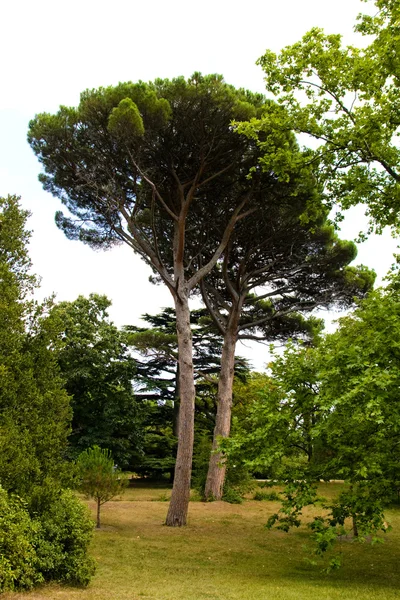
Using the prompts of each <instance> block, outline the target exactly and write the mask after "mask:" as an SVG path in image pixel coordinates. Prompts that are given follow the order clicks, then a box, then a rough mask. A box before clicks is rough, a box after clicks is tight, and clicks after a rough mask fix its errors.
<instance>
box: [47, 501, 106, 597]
mask: <svg viewBox="0 0 400 600" xmlns="http://www.w3.org/2000/svg"><path fill="white" fill-rule="evenodd" d="M40 524H41V535H40V540H39V543H38V548H37V554H38V558H39V560H40V569H41V572H42V574H43V576H44V578H45V580H46V581H50V580H54V581H58V582H62V583H68V584H70V585H78V586H86V585H88V583H89V581H90V579H91V577H92V575H93V574H94V571H95V564H94V560H93V559H92V558H90V557H89V556H88V555H87V551H88V548H89V544H90V541H91V539H92V536H93V521H92V518H91V515H90V513H89V511H88V509H87V508H86V506H84V505H83V504H82V502H80V500H79V499H78V498H76V497H75V496H74V494H73V493H72V492H71V491H70V490H65V491H62V492H61V493H60V495H59V498H58V500H56V501H55V502H53V503H52V504H51V506H50V507H49V508H48V510H46V512H45V513H43V514H42V515H40Z"/></svg>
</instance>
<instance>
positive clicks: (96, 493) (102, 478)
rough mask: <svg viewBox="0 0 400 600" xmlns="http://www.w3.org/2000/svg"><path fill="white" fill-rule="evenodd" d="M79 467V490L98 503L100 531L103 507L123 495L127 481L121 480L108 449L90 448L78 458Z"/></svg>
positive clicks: (98, 526)
mask: <svg viewBox="0 0 400 600" xmlns="http://www.w3.org/2000/svg"><path fill="white" fill-rule="evenodd" d="M77 465H78V473H79V477H80V481H79V489H80V491H81V492H83V493H84V494H85V495H86V496H87V497H88V498H93V499H94V500H95V501H96V504H97V518H96V527H97V528H98V529H100V508H101V506H102V505H103V504H105V503H106V502H109V501H110V500H112V498H114V497H115V496H117V495H118V494H121V492H122V491H123V489H124V483H125V482H126V480H124V479H122V478H121V472H120V471H119V470H118V469H116V468H115V465H114V460H113V458H112V455H111V452H110V451H109V450H108V449H107V448H100V447H99V446H93V448H88V449H87V450H85V451H84V452H82V453H81V454H80V455H79V456H78V459H77Z"/></svg>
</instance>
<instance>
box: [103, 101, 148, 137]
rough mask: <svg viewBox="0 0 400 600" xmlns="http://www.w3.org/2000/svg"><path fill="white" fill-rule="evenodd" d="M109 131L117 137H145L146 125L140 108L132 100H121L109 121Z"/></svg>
mask: <svg viewBox="0 0 400 600" xmlns="http://www.w3.org/2000/svg"><path fill="white" fill-rule="evenodd" d="M108 130H109V131H110V132H111V133H113V134H114V135H116V136H117V137H123V136H126V137H129V136H130V135H133V136H135V135H143V134H144V125H143V119H142V117H141V116H140V112H139V109H138V107H137V106H136V104H135V103H134V102H132V100H131V99H130V98H125V99H124V100H121V102H120V103H119V104H118V106H117V107H115V108H113V110H112V112H111V114H110V117H109V119H108Z"/></svg>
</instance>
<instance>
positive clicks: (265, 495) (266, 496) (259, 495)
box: [253, 490, 281, 502]
mask: <svg viewBox="0 0 400 600" xmlns="http://www.w3.org/2000/svg"><path fill="white" fill-rule="evenodd" d="M280 499H281V498H280V496H279V495H278V494H277V493H276V492H264V491H263V490H258V491H257V492H256V493H255V494H254V496H253V500H268V501H270V502H276V501H277V500H280Z"/></svg>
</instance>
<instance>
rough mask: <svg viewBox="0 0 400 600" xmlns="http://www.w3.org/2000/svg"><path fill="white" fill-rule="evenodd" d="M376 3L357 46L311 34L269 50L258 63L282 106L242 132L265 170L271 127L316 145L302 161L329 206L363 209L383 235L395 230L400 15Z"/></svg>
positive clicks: (390, 2) (392, 1)
mask: <svg viewBox="0 0 400 600" xmlns="http://www.w3.org/2000/svg"><path fill="white" fill-rule="evenodd" d="M374 4H375V6H376V8H377V12H376V14H375V15H374V16H368V15H361V16H360V17H359V20H358V24H357V25H356V27H355V29H356V31H358V32H359V33H361V34H362V35H363V36H369V37H368V38H367V40H366V42H367V43H365V41H364V40H363V42H364V43H363V44H362V47H361V48H356V47H354V46H347V47H344V46H343V45H342V41H341V36H340V35H326V34H325V33H324V32H323V31H322V30H321V29H317V28H314V29H311V30H310V31H309V32H308V33H306V34H305V35H304V37H303V38H302V39H301V40H300V41H299V42H296V43H295V44H293V45H292V46H288V47H286V48H284V49H283V50H282V51H281V53H280V54H279V55H276V54H275V53H273V52H271V51H269V50H268V51H267V52H266V53H265V54H264V55H263V56H262V57H261V58H260V59H259V61H258V63H259V64H260V65H261V67H262V68H263V70H264V73H265V81H266V88H267V90H268V91H270V92H272V93H273V94H274V95H275V96H276V97H277V99H278V102H279V103H280V105H281V106H280V107H279V108H277V107H276V105H272V104H271V105H270V106H269V109H268V110H267V111H266V112H265V115H264V116H263V118H262V119H261V120H259V121H258V122H256V121H255V120H254V121H253V122H252V123H250V124H249V126H248V127H247V129H246V128H244V129H246V130H247V133H248V134H249V135H251V136H255V137H256V138H257V137H258V139H259V140H260V143H261V145H264V147H265V148H266V150H267V155H266V162H265V167H266V168H269V161H270V159H269V156H270V141H269V138H268V132H269V131H270V130H271V127H272V128H274V127H275V128H278V129H281V130H285V129H286V128H287V127H291V128H293V129H294V130H295V131H297V132H299V133H306V134H308V135H309V136H311V138H313V139H315V140H317V141H318V142H320V145H318V147H317V148H314V149H309V151H308V153H307V156H306V157H305V162H307V163H309V164H310V163H313V164H315V165H316V166H317V168H318V174H319V175H318V177H319V181H320V182H321V183H322V184H324V185H325V193H326V196H327V198H328V200H329V203H330V204H331V205H333V204H336V203H340V204H341V206H342V207H343V208H344V209H346V208H348V207H349V206H353V205H356V204H359V203H364V204H365V205H366V206H367V211H368V214H369V216H370V221H371V228H373V227H375V229H376V230H377V231H381V229H382V228H383V227H384V226H385V225H390V226H394V227H395V228H397V227H398V225H399V220H398V215H399V200H400V187H399V183H400V172H399V161H400V150H399V148H398V144H396V137H397V136H398V134H399V126H400V121H399V116H398V114H399V103H400V86H399V81H400V62H399V58H398V57H399V55H400V38H399V31H398V24H399V16H400V9H399V4H398V2H397V1H396V0H375V2H374ZM244 129H242V128H240V130H242V131H243V130H244ZM265 132H267V133H265ZM265 135H267V139H266V140H264V137H265ZM281 167H282V172H284V171H285V168H286V166H285V165H284V164H283V162H282V163H281Z"/></svg>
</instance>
